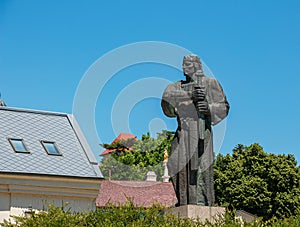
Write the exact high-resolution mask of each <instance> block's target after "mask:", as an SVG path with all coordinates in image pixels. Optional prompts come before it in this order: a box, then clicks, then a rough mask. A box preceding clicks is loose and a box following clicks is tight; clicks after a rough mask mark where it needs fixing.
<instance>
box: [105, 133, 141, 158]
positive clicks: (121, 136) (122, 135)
mask: <svg viewBox="0 0 300 227" xmlns="http://www.w3.org/2000/svg"><path fill="white" fill-rule="evenodd" d="M133 138H136V136H135V135H133V134H129V133H120V134H119V135H118V136H117V137H116V138H115V139H114V141H112V144H113V143H116V142H118V141H120V140H128V139H133ZM131 149H132V148H131V147H130V148H128V150H131ZM113 151H114V149H106V150H105V151H103V152H102V153H101V154H100V156H105V155H107V154H109V153H111V152H113Z"/></svg>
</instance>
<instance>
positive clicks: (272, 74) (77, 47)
mask: <svg viewBox="0 0 300 227" xmlns="http://www.w3.org/2000/svg"><path fill="white" fill-rule="evenodd" d="M299 12H300V2H299V1H296V0H294V1H292V0H291V1H285V2H284V1H270V0H264V1H260V0H251V1H249V0H247V1H237V0H235V1H233V0H228V1H221V0H219V1H199V0H195V1H188V2H184V1H155V0H152V1H121V0H120V1H71V0H70V1H66V0H63V1H58V0H56V1H39V0H36V1H33V0H27V1H14V0H10V1H9V0H1V1H0V91H1V93H2V98H3V99H4V100H5V102H6V103H7V104H8V106H12V107H20V108H30V109H39V110H49V111H55V112H66V113H72V110H73V100H74V96H75V93H76V89H77V87H78V85H79V82H80V80H81V79H82V77H83V75H84V74H85V72H86V71H87V70H88V68H89V67H90V66H91V65H92V64H93V62H95V61H96V60H97V59H98V58H99V57H101V56H103V55H104V54H106V53H107V52H109V51H111V50H114V49H115V48H118V47H120V46H123V45H127V44H130V43H135V42H141V41H161V42H167V43H171V44H176V45H179V46H181V47H183V48H186V49H188V50H190V51H191V52H193V53H195V54H198V55H199V56H200V57H201V58H202V59H203V60H204V62H205V63H206V65H207V66H208V67H209V68H210V70H211V71H212V72H213V74H214V76H215V77H216V78H217V79H218V80H219V81H220V82H221V84H222V86H223V88H224V90H225V93H226V95H227V98H228V100H229V102H230V105H231V109H230V114H229V116H228V119H227V129H226V134H225V138H224V143H223V145H222V147H221V150H220V152H221V153H223V154H226V153H229V152H231V150H232V148H233V147H234V146H235V145H236V144H239V143H240V144H246V145H250V144H251V143H254V142H258V143H260V144H261V145H262V146H263V147H264V149H265V151H267V152H272V153H276V154H279V153H292V154H294V155H295V156H296V157H297V160H298V161H300V153H299V152H300V140H299V132H298V127H299V126H300V119H299V112H300V107H299V99H300V91H299V90H300V88H299V84H300V77H299V76H300V67H299V59H300V42H299V40H300V26H299V24H300V14H299ZM179 61H181V59H179ZM99 76H101V73H99ZM152 76H153V77H159V78H164V79H167V80H170V81H177V80H179V79H183V76H182V74H181V72H179V71H178V70H175V69H173V68H170V67H166V66H164V65H159V64H150V63H149V64H139V65H135V66H132V67H128V68H126V69H124V70H122V71H120V72H119V73H117V74H116V75H114V77H112V79H111V80H110V81H109V82H108V83H107V84H106V85H105V87H104V88H103V90H101V94H100V95H99V97H98V101H97V105H96V107H95V112H96V115H95V122H96V128H97V132H98V135H99V137H100V138H101V142H104V143H110V142H111V141H112V140H113V139H114V137H115V136H116V135H115V134H114V132H113V129H112V124H111V121H110V119H111V111H112V106H113V102H114V101H115V100H116V98H117V95H118V94H119V92H120V91H121V90H122V89H124V88H126V87H127V86H128V85H129V84H130V83H134V82H135V81H137V80H139V79H144V78H148V77H152ZM149 86H152V85H151V84H149ZM138 92H139V91H138V90H137V91H136V95H137V96H138V95H139V93H138ZM87 99H89V97H87ZM154 118H159V119H163V120H164V121H165V122H166V125H167V128H168V129H170V130H174V129H175V128H176V122H175V120H172V119H166V118H165V117H164V116H163V113H162V112H161V109H160V102H159V100H158V99H155V98H152V99H145V100H143V101H141V102H139V103H138V104H137V105H135V106H134V108H133V109H132V111H131V114H130V117H129V119H124V121H128V124H130V128H131V130H132V133H134V134H136V135H137V136H138V137H140V136H141V134H142V133H146V132H147V131H148V130H149V128H148V124H149V121H151V119H154ZM83 127H84V126H83ZM88 139H89V138H88ZM89 140H90V139H89ZM97 143H100V141H95V140H92V141H90V144H91V147H92V148H93V150H94V153H95V155H98V154H99V153H100V151H101V149H100V147H99V148H98V145H97Z"/></svg>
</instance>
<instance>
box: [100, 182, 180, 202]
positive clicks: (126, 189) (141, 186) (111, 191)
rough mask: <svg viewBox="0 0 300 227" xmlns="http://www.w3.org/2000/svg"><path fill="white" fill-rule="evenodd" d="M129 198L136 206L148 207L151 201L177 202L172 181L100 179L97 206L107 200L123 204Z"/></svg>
mask: <svg viewBox="0 0 300 227" xmlns="http://www.w3.org/2000/svg"><path fill="white" fill-rule="evenodd" d="M128 199H130V200H132V202H133V203H134V205H136V206H142V207H149V206H151V205H152V204H153V203H159V204H161V205H163V206H167V207H170V206H174V205H175V203H176V202H177V199H176V195H175V191H174V189H173V186H172V183H166V182H153V181H102V183H101V188H100V190H99V194H98V197H97V200H96V205H97V207H104V206H105V205H106V204H107V203H108V202H109V203H112V204H113V205H123V204H125V203H126V201H127V200H128Z"/></svg>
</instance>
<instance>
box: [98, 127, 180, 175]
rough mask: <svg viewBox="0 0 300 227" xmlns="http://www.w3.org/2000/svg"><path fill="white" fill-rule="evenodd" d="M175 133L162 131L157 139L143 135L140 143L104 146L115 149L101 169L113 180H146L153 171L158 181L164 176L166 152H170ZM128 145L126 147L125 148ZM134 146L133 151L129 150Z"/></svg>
mask: <svg viewBox="0 0 300 227" xmlns="http://www.w3.org/2000/svg"><path fill="white" fill-rule="evenodd" d="M173 134H174V133H173V132H168V131H162V132H161V133H158V135H157V138H152V137H150V135H149V133H148V134H147V135H143V136H142V139H141V140H139V141H136V140H134V141H135V142H134V143H133V141H132V140H131V141H127V142H126V141H120V142H117V143H113V144H110V145H105V144H104V145H103V146H104V147H106V148H109V149H115V151H114V152H112V154H111V155H110V156H108V157H105V158H104V159H102V161H101V163H100V169H101V171H102V173H103V175H104V176H105V177H106V178H109V176H111V180H145V177H146V173H147V172H148V171H149V170H152V171H154V172H155V173H156V175H157V177H158V179H161V177H162V175H163V166H162V162H163V160H164V151H165V150H167V151H170V147H171V142H172V139H173ZM125 145H126V146H125ZM128 145H132V149H131V150H128V149H124V147H127V148H128Z"/></svg>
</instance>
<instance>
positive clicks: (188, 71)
mask: <svg viewBox="0 0 300 227" xmlns="http://www.w3.org/2000/svg"><path fill="white" fill-rule="evenodd" d="M182 69H183V73H184V75H185V76H186V77H187V79H189V78H192V77H193V76H194V75H195V73H196V72H197V73H203V71H202V64H201V61H200V58H199V57H198V56H197V55H194V54H190V55H187V56H184V57H183V64H182Z"/></svg>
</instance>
